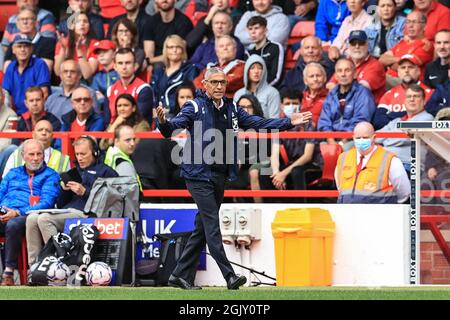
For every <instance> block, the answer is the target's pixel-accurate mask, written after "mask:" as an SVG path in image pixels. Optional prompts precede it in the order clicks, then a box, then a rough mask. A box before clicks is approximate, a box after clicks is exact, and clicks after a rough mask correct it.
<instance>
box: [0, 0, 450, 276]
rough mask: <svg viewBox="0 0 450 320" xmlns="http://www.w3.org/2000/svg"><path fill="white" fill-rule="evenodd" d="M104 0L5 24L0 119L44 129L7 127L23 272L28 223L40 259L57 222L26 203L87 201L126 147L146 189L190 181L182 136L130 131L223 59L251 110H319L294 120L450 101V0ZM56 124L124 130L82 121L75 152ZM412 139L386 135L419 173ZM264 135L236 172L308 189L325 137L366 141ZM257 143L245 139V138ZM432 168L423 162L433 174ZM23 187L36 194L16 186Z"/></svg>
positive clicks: (371, 118) (331, 125)
mask: <svg viewBox="0 0 450 320" xmlns="http://www.w3.org/2000/svg"><path fill="white" fill-rule="evenodd" d="M108 2H109V7H108V8H102V7H95V6H94V5H93V3H92V0H69V1H68V2H66V1H58V0H57V1H41V3H39V1H38V0H18V1H17V14H16V15H14V16H11V17H10V18H9V20H8V23H7V25H6V27H5V30H4V33H3V38H2V49H3V50H0V83H1V86H2V90H1V91H0V128H1V129H2V131H6V130H17V131H30V132H33V140H29V141H30V142H26V143H25V145H24V142H23V140H22V139H12V140H11V139H7V138H0V176H2V178H3V180H2V183H1V185H0V204H1V205H2V206H3V207H5V208H6V209H7V210H6V212H5V214H3V215H2V216H0V226H1V228H0V230H1V231H2V232H3V234H4V235H5V237H6V239H7V240H6V243H5V250H6V251H7V252H8V253H7V262H6V269H5V272H4V275H3V282H2V284H5V285H11V284H13V283H12V278H11V275H12V271H13V270H14V269H16V268H17V251H18V250H19V249H18V248H19V246H20V238H18V237H17V234H21V235H24V236H25V234H26V237H27V239H28V238H29V239H33V241H31V242H30V241H29V243H28V248H29V255H31V256H30V259H29V260H30V262H32V261H34V260H35V259H36V255H37V253H38V252H39V250H40V248H41V247H42V244H43V243H45V241H46V240H48V238H49V237H50V236H51V234H52V233H54V232H56V231H57V230H59V229H61V222H60V221H59V220H58V221H57V222H55V221H50V220H52V219H50V218H51V217H50V218H49V217H48V216H44V217H40V218H39V219H37V217H36V216H33V217H32V218H33V219H29V220H30V221H26V222H25V220H26V217H27V215H26V212H27V210H32V209H40V208H43V207H44V206H47V207H55V206H57V207H58V208H72V209H73V210H75V211H73V212H71V215H70V216H84V215H83V213H82V212H81V211H82V210H83V203H85V202H86V200H87V198H88V196H89V191H90V187H92V185H93V183H94V181H95V179H96V178H97V177H99V176H111V177H112V176H116V175H117V173H116V172H115V171H118V168H119V167H120V168H121V167H123V165H121V162H125V164H129V165H130V166H131V167H132V168H129V169H127V170H125V171H124V172H126V173H128V174H130V175H138V176H139V177H140V179H139V181H140V184H141V187H142V188H143V189H154V188H175V189H178V188H185V186H184V181H183V180H182V179H180V178H179V167H178V166H177V165H176V164H174V163H172V162H171V161H167V159H169V158H170V155H171V150H172V147H174V146H175V145H177V144H180V145H183V144H184V141H180V140H176V139H173V140H161V141H153V139H150V140H152V141H145V140H141V141H137V140H136V139H135V136H134V133H135V132H144V131H152V130H158V120H157V116H156V113H155V109H156V107H157V106H158V105H161V106H163V107H164V109H165V113H166V117H167V119H171V118H173V117H175V116H176V115H177V114H178V113H179V112H180V110H182V108H183V105H184V103H185V102H186V101H187V100H190V99H193V98H195V96H196V95H197V94H200V93H199V91H198V90H202V89H204V88H203V82H202V80H204V75H205V72H206V70H207V69H208V68H210V67H212V66H216V67H220V68H221V69H222V70H223V71H224V73H225V74H226V77H227V83H226V93H225V96H226V97H227V98H230V99H233V100H234V102H235V103H236V105H237V106H239V107H241V108H243V109H244V110H245V111H246V112H248V113H249V114H255V115H259V116H262V117H265V118H284V117H291V115H292V114H293V113H296V112H311V113H312V120H311V121H310V123H309V124H308V125H299V126H297V127H295V128H293V129H291V130H292V131H309V132H313V131H326V132H330V131H345V132H354V130H355V127H356V126H357V125H358V124H359V123H366V124H365V125H364V128H365V130H366V128H369V129H367V130H368V132H372V131H371V130H372V129H371V128H372V127H371V126H369V124H370V123H371V124H372V125H373V128H374V129H375V130H380V131H396V130H397V129H396V123H397V122H398V121H424V120H432V119H434V117H435V116H436V115H437V114H438V113H440V114H441V115H442V112H443V110H446V108H449V107H450V106H449V101H450V82H449V75H450V69H449V64H450V9H449V6H450V3H449V2H448V0H442V1H441V2H438V1H437V0H378V1H375V0H340V1H336V0H320V1H319V0H252V1H249V0H246V1H244V0H190V1H175V0H149V1H146V0H111V1H108ZM55 3H56V5H55ZM45 6H46V9H44V7H45ZM66 6H67V8H66ZM47 9H49V10H47ZM299 30H300V31H301V34H302V36H301V39H298V41H294V40H293V39H295V38H294V37H293V35H294V34H295V33H298V32H299ZM292 57H294V58H292ZM409 89H411V90H409ZM444 112H445V111H444ZM449 113H450V112H447V114H449ZM441 118H442V117H441ZM438 119H440V118H438ZM367 123H368V124H367ZM54 131H66V132H68V131H71V132H98V131H107V132H111V133H114V138H113V139H102V140H101V141H95V140H94V139H92V138H91V137H86V136H82V137H80V138H79V139H81V140H79V139H77V140H76V141H75V144H74V147H75V153H74V155H64V154H62V153H61V142H60V141H59V140H58V139H53V132H54ZM125 135H126V138H124V137H125ZM361 138H364V137H361ZM365 138H367V137H365ZM355 139H359V137H355ZM404 140H405V139H382V140H377V143H378V144H380V145H382V146H384V148H385V149H386V150H388V151H390V152H392V153H393V154H394V155H395V156H396V157H398V158H400V160H401V162H402V164H403V168H404V170H405V172H406V173H408V172H409V163H408V160H407V153H408V151H407V150H408V149H407V148H408V143H407V141H404ZM138 142H139V143H138ZM266 143H267V144H268V146H267V147H268V149H269V151H271V152H269V153H268V155H267V156H266V157H264V156H262V157H258V156H255V155H254V154H252V152H248V150H247V153H246V155H247V157H246V158H245V159H241V162H240V163H239V172H238V180H237V182H236V181H234V182H230V183H229V185H228V186H227V188H239V189H246V188H250V189H252V190H261V189H278V190H285V189H305V188H308V185H309V184H310V183H311V182H312V181H313V180H314V179H315V178H317V177H318V176H317V172H319V171H320V169H321V167H322V166H323V162H324V159H323V158H322V157H321V149H322V147H321V146H323V145H339V148H340V149H339V150H340V151H344V152H346V151H349V150H352V148H353V147H354V146H355V145H356V148H357V149H358V145H359V144H355V143H354V141H353V140H350V139H334V138H328V139H324V140H320V139H286V140H284V139H282V140H280V141H278V142H274V143H271V141H270V140H266ZM248 144H249V141H248V140H245V139H243V140H242V141H241V147H242V148H244V149H245V148H247V149H248ZM121 145H122V146H123V148H122V149H120V148H119V146H121ZM371 145H373V141H372V142H371ZM19 146H20V147H19ZM358 150H359V149H358ZM102 154H103V155H102ZM111 159H114V160H111ZM100 160H101V161H100ZM116 160H118V161H119V162H118V163H116V162H115V161H116ZM42 162H43V163H44V164H42ZM361 162H362V160H361ZM39 163H40V166H39ZM104 163H107V164H108V166H107V165H105V164H104ZM398 163H400V162H398ZM380 165H381V164H380ZM445 165H448V163H446V164H445V163H444V164H442V165H441V166H445ZM71 168H72V169H71ZM92 168H94V169H95V170H94V171H92V170H89V169H92ZM113 168H114V169H116V170H113ZM431 169H434V171H436V169H435V166H432V167H430V169H429V170H428V171H427V172H425V175H426V176H427V177H428V178H429V179H430V180H435V179H436V175H437V174H436V173H435V172H434V171H433V170H431ZM263 170H266V171H267V170H269V172H270V173H269V174H262V172H263ZM54 171H57V172H58V173H64V172H67V174H68V175H69V180H68V181H69V182H68V183H66V182H67V181H64V179H63V182H62V183H61V185H58V183H55V181H56V180H57V179H55V176H54V174H53V173H54ZM92 172H95V174H94V175H93V174H92ZM344 174H345V173H344ZM319 176H320V175H319ZM66 178H67V176H66ZM70 179H72V180H74V181H77V182H74V181H72V180H70ZM16 191H17V192H20V193H23V194H24V197H23V198H21V199H18V197H12V196H11V192H16ZM154 200H155V199H154ZM247 200H248V199H247ZM253 200H254V201H255V202H262V201H265V200H263V199H261V198H255V199H253ZM295 200H296V201H302V200H303V199H295ZM235 201H240V199H235ZM402 201H404V199H402ZM30 218H31V217H30ZM53 220H54V219H53ZM12 222H15V223H12ZM25 226H26V227H27V228H30V229H29V230H27V231H25ZM36 239H37V240H36ZM40 240H42V241H41V242H42V243H37V241H40Z"/></svg>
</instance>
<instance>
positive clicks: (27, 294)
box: [0, 286, 450, 300]
mask: <svg viewBox="0 0 450 320" xmlns="http://www.w3.org/2000/svg"><path fill="white" fill-rule="evenodd" d="M0 300H450V286H448V287H447V286H418V287H252V288H248V287H245V288H241V289H240V290H236V291H230V290H226V288H224V287H210V288H208V287H207V288H203V290H198V291H185V290H181V289H176V288H167V287H164V288H162V287H160V288H153V287H140V288H130V287H128V288H127V287H74V288H69V287H25V286H16V287H1V288H0Z"/></svg>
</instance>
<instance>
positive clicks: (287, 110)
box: [283, 103, 300, 118]
mask: <svg viewBox="0 0 450 320" xmlns="http://www.w3.org/2000/svg"><path fill="white" fill-rule="evenodd" d="M299 109H300V106H299V105H298V104H292V103H291V104H288V105H286V106H284V109H283V110H284V111H283V112H284V114H285V115H286V117H288V118H291V117H292V114H293V113H294V112H298V110H299Z"/></svg>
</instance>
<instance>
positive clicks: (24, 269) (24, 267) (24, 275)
mask: <svg viewBox="0 0 450 320" xmlns="http://www.w3.org/2000/svg"><path fill="white" fill-rule="evenodd" d="M5 241H6V239H5V237H0V243H5ZM18 260H19V261H18V266H17V267H18V269H19V277H20V284H21V285H26V284H27V282H28V252H27V241H26V239H25V237H23V239H22V247H21V248H20V252H19V259H18Z"/></svg>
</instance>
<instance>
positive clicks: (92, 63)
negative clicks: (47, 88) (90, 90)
mask: <svg viewBox="0 0 450 320" xmlns="http://www.w3.org/2000/svg"><path fill="white" fill-rule="evenodd" d="M68 23H69V36H68V37H63V38H61V39H60V40H59V42H58V43H57V44H56V49H55V66H54V71H55V74H56V75H57V76H59V72H60V70H61V63H62V62H63V61H64V60H67V59H73V60H75V61H77V62H78V64H79V65H80V68H81V74H82V75H83V78H84V79H86V80H87V79H89V78H91V77H92V76H93V75H94V74H95V72H96V71H97V68H98V61H97V58H96V56H95V55H94V45H95V43H96V42H97V40H95V39H94V35H93V32H92V30H91V26H90V22H89V18H88V16H87V15H86V13H83V12H80V13H76V14H75V15H74V18H73V20H71V21H68Z"/></svg>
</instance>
